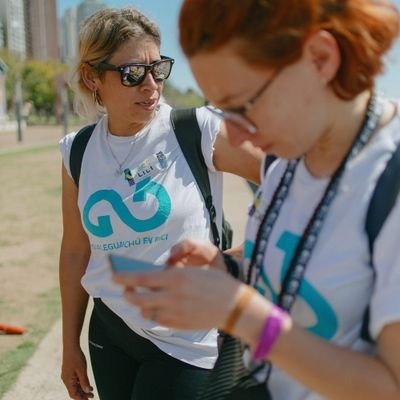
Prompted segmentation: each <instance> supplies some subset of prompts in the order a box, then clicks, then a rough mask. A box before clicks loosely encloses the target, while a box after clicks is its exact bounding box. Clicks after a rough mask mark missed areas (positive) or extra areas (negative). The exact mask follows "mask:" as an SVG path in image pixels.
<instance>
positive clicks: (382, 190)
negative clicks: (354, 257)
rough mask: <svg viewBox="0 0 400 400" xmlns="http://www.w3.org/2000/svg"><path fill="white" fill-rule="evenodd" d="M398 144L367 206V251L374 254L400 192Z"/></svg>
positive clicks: (399, 150)
mask: <svg viewBox="0 0 400 400" xmlns="http://www.w3.org/2000/svg"><path fill="white" fill-rule="evenodd" d="M399 171H400V144H399V145H398V146H397V148H396V150H395V151H394V153H393V155H392V157H391V158H390V160H389V161H388V163H387V164H386V167H385V169H384V170H383V172H382V174H381V176H380V177H379V179H378V182H377V184H376V186H375V189H374V193H373V194H372V197H371V201H370V203H369V206H368V211H367V219H366V222H365V230H366V232H367V235H368V242H369V251H370V254H371V259H372V255H373V252H374V242H375V239H376V238H377V237H378V235H379V232H380V230H381V229H382V226H383V224H384V223H385V221H386V218H387V217H388V215H389V214H390V211H392V208H393V206H394V205H395V203H396V200H397V196H398V193H399V191H400V175H399Z"/></svg>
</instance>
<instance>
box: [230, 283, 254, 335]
mask: <svg viewBox="0 0 400 400" xmlns="http://www.w3.org/2000/svg"><path fill="white" fill-rule="evenodd" d="M255 293H256V291H255V290H254V289H253V288H252V287H251V286H248V285H243V290H242V292H241V293H240V295H239V298H238V299H237V300H236V303H235V306H234V307H233V310H232V311H231V313H230V314H229V316H228V319H227V320H226V323H225V326H224V328H223V331H224V332H226V333H229V334H231V333H232V331H233V328H234V327H235V325H236V322H237V321H238V319H239V318H240V316H241V315H242V312H243V310H244V309H245V308H246V306H247V305H248V304H249V303H250V300H251V299H252V297H253V296H254V294H255Z"/></svg>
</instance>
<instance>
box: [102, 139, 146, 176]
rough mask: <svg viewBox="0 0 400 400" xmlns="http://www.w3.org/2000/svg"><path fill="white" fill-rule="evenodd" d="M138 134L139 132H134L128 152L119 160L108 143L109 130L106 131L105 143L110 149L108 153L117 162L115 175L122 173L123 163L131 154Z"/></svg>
mask: <svg viewBox="0 0 400 400" xmlns="http://www.w3.org/2000/svg"><path fill="white" fill-rule="evenodd" d="M138 135H139V132H138V133H136V134H135V136H134V138H133V140H132V141H131V143H130V147H129V151H128V154H127V155H126V157H125V158H124V159H123V161H122V162H119V160H118V157H117V156H116V155H115V153H114V151H113V149H112V147H111V143H110V132H109V131H107V144H108V148H109V149H110V153H111V155H112V158H113V159H114V161H115V162H116V163H117V165H118V168H117V169H116V170H115V175H116V176H120V175H122V174H123V173H124V168H123V167H124V165H125V163H126V162H127V161H128V158H129V156H130V155H131V154H132V151H133V148H134V147H135V143H136V140H137V137H138Z"/></svg>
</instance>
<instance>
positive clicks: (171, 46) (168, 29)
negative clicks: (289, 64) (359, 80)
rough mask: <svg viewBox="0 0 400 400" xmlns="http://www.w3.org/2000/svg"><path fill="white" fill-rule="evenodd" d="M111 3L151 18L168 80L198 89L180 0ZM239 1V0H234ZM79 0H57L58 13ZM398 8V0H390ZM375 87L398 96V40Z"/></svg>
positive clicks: (113, 0)
mask: <svg viewBox="0 0 400 400" xmlns="http://www.w3.org/2000/svg"><path fill="white" fill-rule="evenodd" d="M103 1H104V2H105V3H106V4H107V5H108V6H110V7H125V6H134V7H136V8H138V9H139V10H141V11H142V12H143V13H144V14H146V15H147V16H148V17H150V18H151V19H152V20H154V21H155V22H156V23H157V24H158V26H159V27H160V30H161V34H162V45H161V54H163V55H166V56H169V57H172V58H174V59H175V64H174V67H173V71H172V74H171V76H170V78H169V80H170V81H171V83H172V84H173V85H174V86H175V87H177V88H179V89H180V90H186V89H189V88H191V89H194V90H196V91H198V92H199V93H200V89H199V88H198V86H197V84H196V81H195V79H194V77H193V75H192V73H191V71H190V67H189V64H188V63H187V61H186V59H185V57H184V55H183V54H182V51H181V49H180V46H179V42H178V28H177V24H178V14H179V9H180V5H181V3H182V0H103ZM235 1H240V0H235ZM80 2H81V0H57V7H58V11H57V12H58V15H59V16H62V15H63V14H64V11H65V9H66V8H69V7H72V6H77V5H78V4H79V3H80ZM392 2H393V3H394V4H396V6H397V7H399V8H400V0H393V1H392ZM377 86H378V89H379V90H380V91H381V92H383V93H384V94H386V95H387V96H388V97H399V98H400V40H399V41H398V42H397V44H396V45H395V46H394V48H393V49H392V50H391V51H390V52H389V54H388V55H387V57H386V70H385V73H384V74H383V75H382V76H380V77H379V78H378V80H377Z"/></svg>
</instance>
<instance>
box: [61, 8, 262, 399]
mask: <svg viewBox="0 0 400 400" xmlns="http://www.w3.org/2000/svg"><path fill="white" fill-rule="evenodd" d="M173 63H174V60H173V59H171V58H169V57H165V56H162V55H160V32H159V29H158V27H157V26H156V25H155V24H154V23H153V22H152V21H150V20H149V19H148V18H147V17H146V16H144V15H143V14H141V13H140V12H138V11H137V10H135V9H133V8H124V9H103V10H101V11H98V12H97V13H95V14H94V15H93V16H91V17H90V18H89V19H88V20H86V21H85V23H84V25H83V26H82V28H81V31H80V36H79V55H78V63H77V68H76V72H75V86H74V87H75V91H76V96H77V97H76V100H77V104H76V105H77V110H78V111H79V113H80V114H81V115H83V116H84V117H86V118H87V119H89V120H91V121H94V122H97V123H96V126H95V128H94V131H93V133H92V135H91V137H90V139H89V142H88V144H87V147H86V149H85V151H84V155H83V159H82V169H81V173H80V179H79V190H78V187H77V185H76V184H75V183H74V181H73V179H72V174H71V167H70V153H71V145H72V143H73V140H74V138H75V134H70V135H68V136H66V137H65V138H63V139H62V140H61V142H60V146H61V151H62V154H63V159H64V163H63V221H64V222H63V223H64V232H63V239H62V246H61V255H60V285H61V295H62V310H63V365H62V379H63V381H64V383H65V385H66V387H67V389H68V393H69V395H70V397H71V398H73V399H88V398H91V397H92V396H93V393H92V388H91V387H90V383H89V380H88V377H87V373H86V361H85V357H84V355H83V353H82V351H81V348H80V345H79V338H80V334H81V327H82V321H83V318H84V314H85V310H86V307H87V302H88V296H89V295H90V296H92V297H93V298H94V299H95V301H94V303H95V305H94V310H93V313H92V316H91V322H90V328H89V349H90V355H91V363H92V367H93V371H94V376H95V380H96V385H97V390H98V393H99V396H100V398H101V399H102V400H131V399H137V400H156V399H157V400H159V399H163V400H180V399H191V398H194V396H195V393H197V392H198V390H199V388H200V387H201V386H202V384H203V382H204V380H205V378H206V377H207V375H208V373H209V371H210V369H211V368H212V367H213V365H214V362H215V359H216V356H217V344H216V341H217V332H216V330H214V329H211V330H203V331H192V332H182V331H180V330H173V329H169V328H166V327H163V326H160V324H158V323H157V322H153V321H150V322H149V321H147V320H144V319H143V318H142V317H141V316H140V312H139V310H135V309H132V307H131V305H130V304H128V303H127V302H126V301H125V299H124V298H123V292H122V290H121V288H120V287H119V286H118V285H116V284H115V283H113V282H112V280H111V269H110V266H109V263H108V254H109V253H111V252H112V253H115V254H118V255H125V256H131V257H134V258H139V259H142V260H144V261H150V262H153V263H156V264H162V263H163V262H165V260H166V259H167V258H168V256H169V250H170V248H171V247H172V246H173V245H174V244H176V243H177V242H178V241H180V240H182V239H184V238H186V237H190V236H195V237H197V238H198V239H201V240H205V241H209V240H210V238H212V234H211V229H210V222H209V220H208V214H207V209H206V208H205V204H204V201H203V199H202V197H201V194H200V192H199V189H198V188H197V186H196V184H195V183H194V179H193V175H192V174H191V172H190V169H189V166H188V164H187V161H186V159H185V157H184V155H183V153H182V151H181V149H180V147H179V145H178V142H177V139H176V137H175V135H174V131H173V129H172V126H171V123H170V112H171V108H170V107H169V106H168V105H166V104H164V103H160V98H161V94H162V89H163V82H164V80H166V79H167V78H168V77H169V75H170V73H171V69H172V66H173ZM196 115H197V120H198V124H199V127H200V128H201V131H202V152H203V155H204V158H205V161H206V164H207V166H208V168H209V177H210V183H211V187H212V192H213V197H214V205H215V207H216V209H217V221H218V225H219V228H221V220H222V204H221V200H222V174H221V172H219V171H229V172H232V173H235V174H240V175H242V176H243V177H245V178H246V179H250V180H253V181H257V180H258V175H259V168H260V160H261V158H262V153H261V152H260V151H259V150H255V148H253V147H252V146H250V145H245V146H242V147H241V148H234V147H231V146H230V145H229V143H228V141H227V140H226V134H225V131H224V125H223V124H221V122H220V120H219V119H218V118H217V117H215V116H214V115H213V114H212V113H210V112H209V111H207V110H206V109H205V108H200V109H198V110H197V113H196ZM188 134H190V132H188ZM238 159H240V160H243V161H244V164H238V163H237V162H236V160H238Z"/></svg>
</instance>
